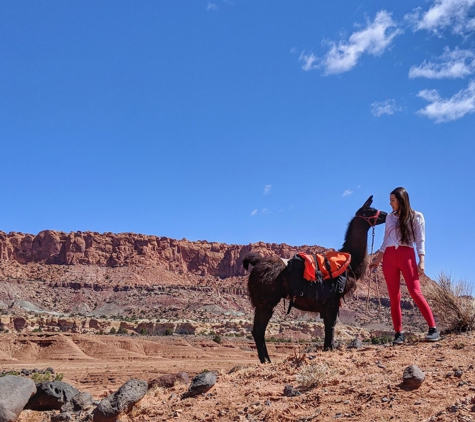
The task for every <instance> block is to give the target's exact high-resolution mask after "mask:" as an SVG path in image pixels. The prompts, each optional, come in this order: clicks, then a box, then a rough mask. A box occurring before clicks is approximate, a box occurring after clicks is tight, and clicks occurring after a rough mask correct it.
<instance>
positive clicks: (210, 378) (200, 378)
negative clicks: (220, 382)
mask: <svg viewBox="0 0 475 422" xmlns="http://www.w3.org/2000/svg"><path fill="white" fill-rule="evenodd" d="M216 378H217V377H216V374H215V373H214V372H203V373H202V374H199V375H197V376H196V377H194V378H193V381H192V382H191V385H190V388H189V389H188V391H187V392H186V393H185V394H183V396H182V398H187V397H192V396H197V395H198V394H203V393H206V392H207V391H208V390H210V389H211V388H212V387H213V386H214V384H216Z"/></svg>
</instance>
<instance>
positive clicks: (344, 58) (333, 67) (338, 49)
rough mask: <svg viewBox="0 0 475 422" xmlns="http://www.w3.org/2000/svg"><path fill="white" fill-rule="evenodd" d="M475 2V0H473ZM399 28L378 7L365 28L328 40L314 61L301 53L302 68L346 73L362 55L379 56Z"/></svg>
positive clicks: (326, 72)
mask: <svg viewBox="0 0 475 422" xmlns="http://www.w3.org/2000/svg"><path fill="white" fill-rule="evenodd" d="M474 1H475V0H474ZM401 33H402V31H401V30H400V29H398V28H397V25H396V23H395V22H394V20H393V19H392V18H391V14H390V13H388V12H386V11H385V10H382V11H380V12H378V13H377V14H376V17H375V18H374V21H373V22H367V26H366V28H364V29H362V30H361V31H358V32H354V33H353V34H351V36H350V38H349V40H348V41H340V42H339V43H338V44H336V43H331V44H330V45H331V48H330V51H329V52H328V53H327V54H326V55H325V56H324V57H323V58H322V59H321V60H318V59H317V57H315V55H314V54H313V53H311V54H309V55H305V54H302V55H301V56H300V60H301V61H303V62H304V64H303V66H302V68H303V69H304V70H311V69H315V68H316V67H323V68H324V74H325V75H330V74H338V73H343V72H348V71H349V70H351V69H352V68H353V67H355V66H356V64H357V62H358V60H359V59H360V57H361V56H362V55H363V54H365V53H366V54H371V55H373V56H379V55H381V54H383V53H384V51H385V50H386V49H387V48H388V47H389V45H390V44H391V43H392V41H393V40H394V38H395V37H396V36H397V35H399V34H401Z"/></svg>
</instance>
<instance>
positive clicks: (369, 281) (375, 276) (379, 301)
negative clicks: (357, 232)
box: [366, 226, 382, 316]
mask: <svg viewBox="0 0 475 422" xmlns="http://www.w3.org/2000/svg"><path fill="white" fill-rule="evenodd" d="M373 250H374V226H373V232H372V240H371V257H373ZM368 271H369V270H367V272H368ZM373 277H374V279H375V283H376V294H377V297H378V303H379V304H378V310H377V311H376V312H371V311H370V309H369V295H370V290H371V279H372V278H373ZM381 309H382V305H381V295H380V294H379V280H378V272H377V271H375V273H374V274H371V273H370V275H369V278H368V295H367V296H366V313H367V314H368V315H369V316H377V315H379V314H380V312H381Z"/></svg>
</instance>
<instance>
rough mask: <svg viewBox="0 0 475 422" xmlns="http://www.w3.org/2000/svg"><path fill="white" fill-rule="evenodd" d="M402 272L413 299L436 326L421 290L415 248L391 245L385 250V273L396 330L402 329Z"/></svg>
mask: <svg viewBox="0 0 475 422" xmlns="http://www.w3.org/2000/svg"><path fill="white" fill-rule="evenodd" d="M401 273H402V275H403V277H404V280H405V282H406V286H407V289H408V290H409V293H410V295H411V297H412V299H413V300H414V302H416V305H417V307H418V308H419V310H420V311H421V314H422V316H423V317H424V319H425V320H426V321H427V324H429V327H435V326H436V325H435V321H434V316H433V315H432V311H431V310H430V307H429V304H428V303H427V301H426V300H425V298H424V296H423V295H422V292H421V285H420V282H419V274H418V272H417V263H416V254H415V252H414V249H413V248H410V247H408V246H399V247H398V248H395V247H394V246H391V247H388V248H386V250H385V251H384V255H383V274H384V278H385V279H386V285H387V286H388V293H389V302H390V305H391V318H392V320H393V325H394V331H396V332H397V333H400V332H401V331H402V311H401V282H400V274H401Z"/></svg>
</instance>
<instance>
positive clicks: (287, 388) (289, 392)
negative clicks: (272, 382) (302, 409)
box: [284, 385, 301, 397]
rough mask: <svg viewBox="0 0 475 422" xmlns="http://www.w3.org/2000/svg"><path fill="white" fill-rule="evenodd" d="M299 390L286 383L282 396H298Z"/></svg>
mask: <svg viewBox="0 0 475 422" xmlns="http://www.w3.org/2000/svg"><path fill="white" fill-rule="evenodd" d="M300 394H301V393H300V391H297V390H296V389H295V388H294V387H292V386H291V385H286V386H285V387H284V396H286V397H295V396H300Z"/></svg>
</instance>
